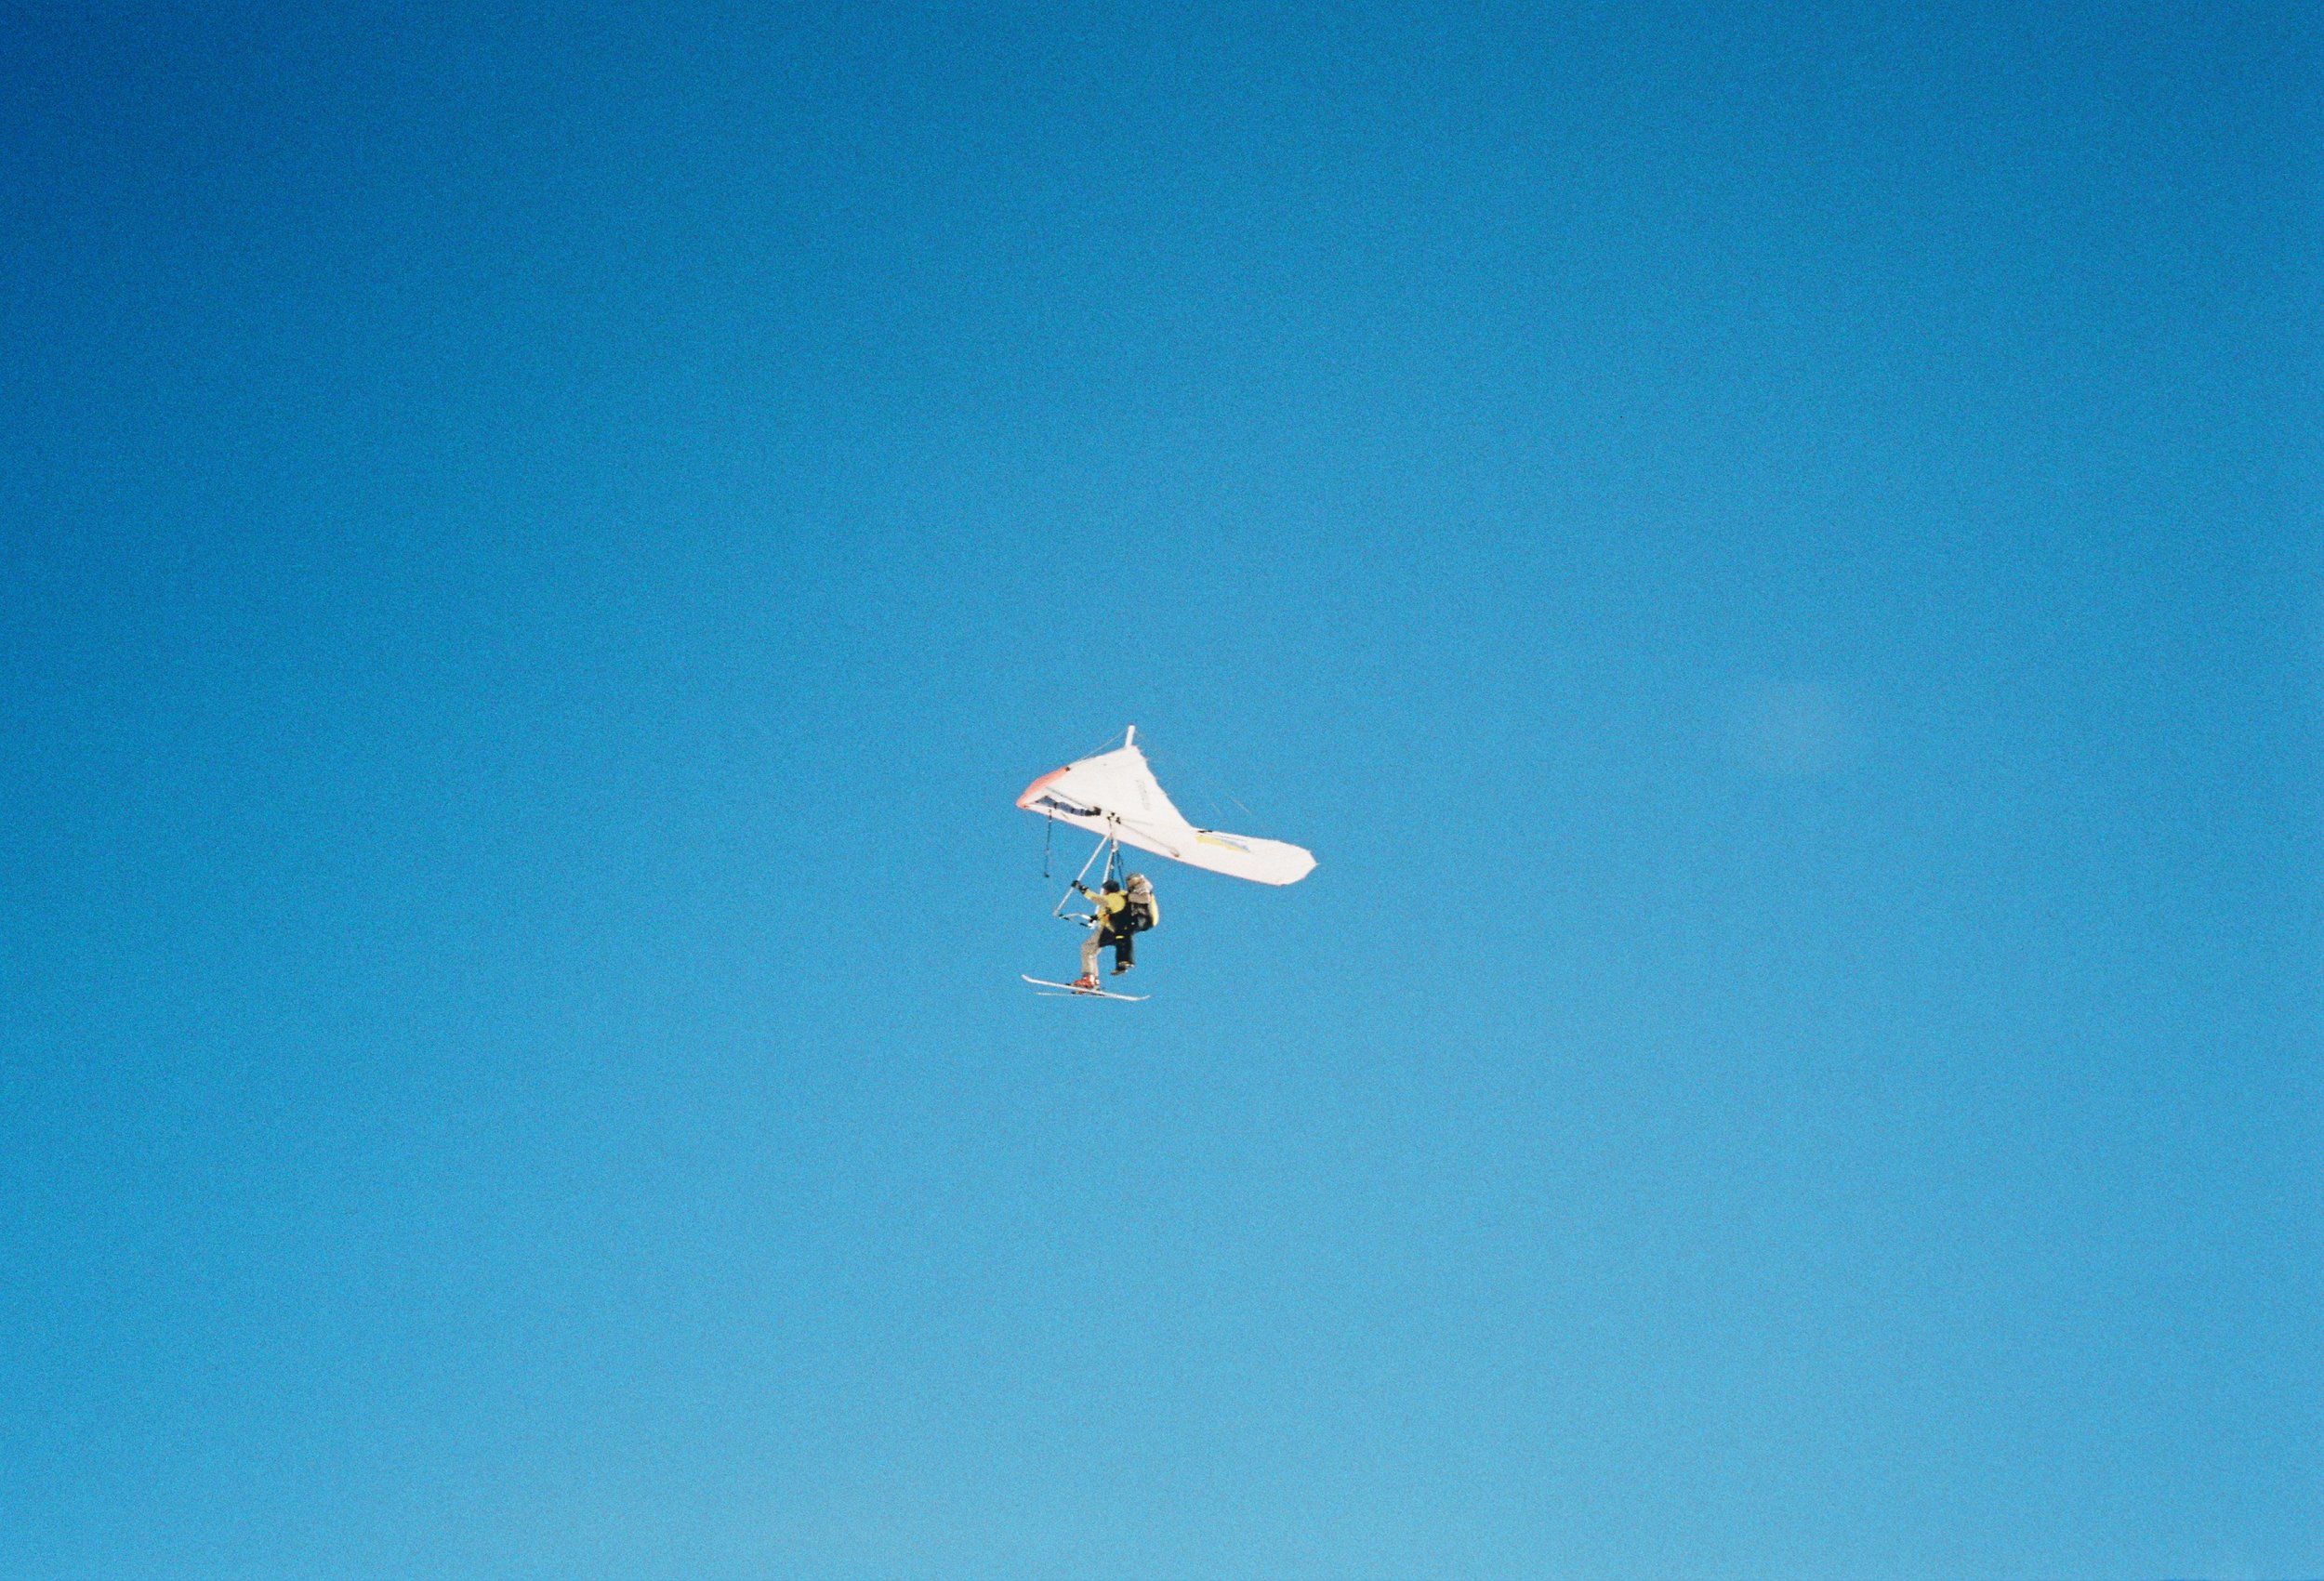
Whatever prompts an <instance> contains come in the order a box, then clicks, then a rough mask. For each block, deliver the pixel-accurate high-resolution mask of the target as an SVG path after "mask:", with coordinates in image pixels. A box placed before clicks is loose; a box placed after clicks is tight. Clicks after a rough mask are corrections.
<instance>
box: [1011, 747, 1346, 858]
mask: <svg viewBox="0 0 2324 1581" xmlns="http://www.w3.org/2000/svg"><path fill="white" fill-rule="evenodd" d="M1017 805H1018V806H1019V807H1022V808H1023V809H1024V810H1026V811H1028V812H1038V813H1041V814H1042V815H1044V816H1045V817H1050V818H1054V819H1056V820H1058V821H1059V822H1060V823H1071V824H1073V825H1075V826H1076V828H1082V829H1087V830H1089V832H1090V833H1092V834H1097V835H1112V836H1114V837H1116V838H1118V839H1119V840H1120V841H1121V842H1122V844H1124V845H1126V846H1136V847H1137V848H1138V849H1139V850H1150V851H1152V852H1154V853H1155V855H1156V856H1167V857H1169V859H1170V860H1171V861H1172V862H1182V863H1186V864H1187V865H1188V866H1189V867H1200V868H1204V869H1207V870H1208V871H1209V872H1212V873H1223V874H1225V875H1226V876H1228V877H1230V878H1248V879H1250V880H1251V881H1252V882H1253V883H1257V884H1296V883H1298V882H1299V881H1300V880H1301V879H1302V878H1304V877H1306V876H1308V874H1310V873H1311V872H1313V871H1314V867H1315V859H1314V856H1312V855H1310V854H1309V853H1308V852H1306V851H1304V850H1301V849H1300V848H1299V847H1298V846H1294V845H1286V844H1285V843H1284V842H1283V841H1281V840H1262V839H1260V838H1258V837H1256V836H1252V835H1230V834H1227V833H1226V832H1224V831H1223V830H1219V829H1201V828H1196V827H1195V825H1194V824H1192V823H1188V822H1187V821H1186V815H1185V814H1184V813H1182V812H1181V811H1179V810H1178V809H1177V808H1176V807H1174V806H1172V805H1171V803H1170V798H1169V797H1168V796H1166V795H1164V794H1163V791H1162V785H1161V782H1159V781H1157V780H1156V779H1155V777H1154V770H1153V769H1152V768H1151V767H1149V766H1148V765H1147V762H1146V755H1145V754H1144V753H1142V752H1141V751H1139V750H1138V748H1137V745H1136V744H1135V743H1132V744H1129V745H1126V746H1119V747H1116V748H1115V749H1114V750H1113V751H1111V752H1101V753H1099V754H1098V755H1097V756H1096V757H1095V758H1080V759H1078V760H1076V761H1075V762H1072V763H1068V764H1066V765H1065V766H1064V767H1063V768H1062V769H1057V770H1053V771H1050V772H1049V773H1046V774H1043V775H1042V776H1041V777H1040V778H1039V779H1037V780H1036V781H1034V782H1033V783H1032V784H1029V785H1027V786H1026V787H1025V788H1024V794H1023V796H1020V797H1017Z"/></svg>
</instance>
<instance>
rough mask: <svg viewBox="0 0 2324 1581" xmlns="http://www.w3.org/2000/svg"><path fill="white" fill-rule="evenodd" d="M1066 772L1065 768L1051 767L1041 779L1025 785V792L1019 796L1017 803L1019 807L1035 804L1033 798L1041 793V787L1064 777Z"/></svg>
mask: <svg viewBox="0 0 2324 1581" xmlns="http://www.w3.org/2000/svg"><path fill="white" fill-rule="evenodd" d="M1064 772H1065V771H1064V770H1063V769H1051V770H1050V771H1049V772H1048V773H1046V774H1043V775H1042V776H1041V777H1040V778H1039V779H1037V780H1036V781H1034V782H1033V783H1032V784H1029V785H1027V786H1025V787H1024V793H1023V795H1021V796H1019V797H1017V805H1018V806H1019V807H1031V806H1032V805H1033V798H1034V797H1037V796H1039V795H1040V794H1041V788H1042V787H1043V786H1044V785H1047V784H1050V782H1051V781H1053V780H1056V779H1058V778H1060V777H1062V776H1063V774H1064Z"/></svg>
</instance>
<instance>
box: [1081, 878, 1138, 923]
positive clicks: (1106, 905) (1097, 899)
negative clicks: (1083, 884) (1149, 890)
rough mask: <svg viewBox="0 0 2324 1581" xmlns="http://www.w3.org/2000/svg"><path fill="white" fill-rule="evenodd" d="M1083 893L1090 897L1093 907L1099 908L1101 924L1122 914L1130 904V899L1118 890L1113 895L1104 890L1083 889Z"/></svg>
mask: <svg viewBox="0 0 2324 1581" xmlns="http://www.w3.org/2000/svg"><path fill="white" fill-rule="evenodd" d="M1075 888H1076V889H1080V886H1079V885H1076V886H1075ZM1081 892H1082V893H1083V894H1085V895H1087V896H1089V903H1090V904H1091V905H1094V906H1096V907H1097V908H1098V920H1099V921H1100V922H1104V921H1106V920H1107V919H1108V918H1110V917H1114V916H1119V915H1120V914H1121V909H1122V908H1123V907H1124V906H1126V905H1128V904H1129V896H1128V895H1125V894H1123V893H1122V892H1121V891H1120V890H1118V889H1116V890H1115V891H1114V892H1113V893H1112V894H1108V893H1106V892H1105V891H1104V890H1103V889H1082V890H1081Z"/></svg>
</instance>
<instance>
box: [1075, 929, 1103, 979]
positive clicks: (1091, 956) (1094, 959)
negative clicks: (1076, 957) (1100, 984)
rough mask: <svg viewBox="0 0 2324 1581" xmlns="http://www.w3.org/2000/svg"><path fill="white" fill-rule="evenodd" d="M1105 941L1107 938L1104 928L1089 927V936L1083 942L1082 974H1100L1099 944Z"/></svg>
mask: <svg viewBox="0 0 2324 1581" xmlns="http://www.w3.org/2000/svg"><path fill="white" fill-rule="evenodd" d="M1104 942H1105V938H1104V930H1103V929H1097V928H1092V929H1089V937H1088V938H1087V939H1084V940H1083V941H1082V942H1081V975H1082V976H1084V977H1095V976H1097V974H1098V946H1099V945H1101V944H1103V943H1104Z"/></svg>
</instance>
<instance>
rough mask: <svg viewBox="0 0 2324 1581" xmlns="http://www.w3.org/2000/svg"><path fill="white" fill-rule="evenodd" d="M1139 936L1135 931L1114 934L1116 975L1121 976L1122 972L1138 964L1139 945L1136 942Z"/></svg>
mask: <svg viewBox="0 0 2324 1581" xmlns="http://www.w3.org/2000/svg"><path fill="white" fill-rule="evenodd" d="M1137 937H1138V935H1136V934H1135V933H1116V935H1115V936H1114V975H1115V976H1116V977H1119V976H1121V974H1122V973H1124V972H1126V971H1128V970H1129V968H1131V967H1134V966H1136V965H1137V964H1138V959H1137V955H1138V946H1137V944H1136V943H1135V942H1134V941H1135V940H1136V939H1137Z"/></svg>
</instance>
